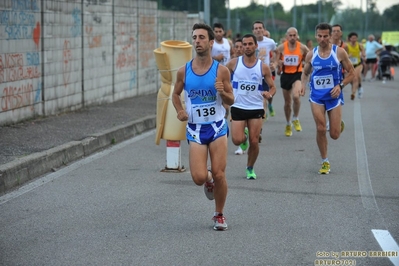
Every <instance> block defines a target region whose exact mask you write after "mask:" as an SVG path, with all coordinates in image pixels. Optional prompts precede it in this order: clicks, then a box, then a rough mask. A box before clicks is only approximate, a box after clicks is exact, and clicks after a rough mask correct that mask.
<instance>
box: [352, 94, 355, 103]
mask: <svg viewBox="0 0 399 266" xmlns="http://www.w3.org/2000/svg"><path fill="white" fill-rule="evenodd" d="M354 99H355V94H353V93H352V94H351V100H352V101H353V100H354Z"/></svg>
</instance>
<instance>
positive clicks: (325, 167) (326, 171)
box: [319, 162, 330, 175]
mask: <svg viewBox="0 0 399 266" xmlns="http://www.w3.org/2000/svg"><path fill="white" fill-rule="evenodd" d="M329 173H330V163H329V162H323V164H322V165H321V169H320V170H319V174H321V175H328V174H329Z"/></svg>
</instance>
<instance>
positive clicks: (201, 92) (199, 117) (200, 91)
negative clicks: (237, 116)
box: [184, 60, 227, 144]
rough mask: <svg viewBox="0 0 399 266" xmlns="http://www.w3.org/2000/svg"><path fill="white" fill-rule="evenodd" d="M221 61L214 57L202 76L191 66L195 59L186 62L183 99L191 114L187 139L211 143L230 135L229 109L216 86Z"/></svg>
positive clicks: (189, 115) (188, 112) (187, 110)
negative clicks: (228, 131) (227, 117)
mask: <svg viewBox="0 0 399 266" xmlns="http://www.w3.org/2000/svg"><path fill="white" fill-rule="evenodd" d="M218 67H219V63H218V62H217V61H216V60H213V63H212V66H211V67H210V68H209V70H208V71H207V72H206V73H205V74H203V75H197V74H196V73H194V71H193V69H192V61H190V62H188V63H187V64H186V69H185V70H186V76H185V81H184V98H185V105H186V112H187V114H188V123H187V134H186V135H187V140H188V141H195V142H197V143H200V144H208V143H210V142H211V141H213V140H215V139H216V138H218V137H220V136H223V135H226V134H227V123H226V121H225V119H224V116H225V113H226V109H225V108H224V107H223V104H222V103H223V101H222V98H221V97H220V95H219V93H217V90H216V88H215V80H216V77H217V71H218Z"/></svg>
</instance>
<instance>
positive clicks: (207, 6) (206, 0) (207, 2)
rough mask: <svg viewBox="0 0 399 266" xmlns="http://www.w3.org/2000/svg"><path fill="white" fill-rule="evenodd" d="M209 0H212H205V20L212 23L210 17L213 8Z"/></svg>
mask: <svg viewBox="0 0 399 266" xmlns="http://www.w3.org/2000/svg"><path fill="white" fill-rule="evenodd" d="M209 1H210V0H204V20H205V23H206V24H208V25H210V24H211V19H210V13H211V12H210V10H211V8H210V3H209Z"/></svg>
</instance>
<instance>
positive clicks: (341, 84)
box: [339, 82, 345, 91]
mask: <svg viewBox="0 0 399 266" xmlns="http://www.w3.org/2000/svg"><path fill="white" fill-rule="evenodd" d="M339 86H340V87H341V91H342V89H343V88H344V87H345V85H344V83H343V82H341V83H340V84H339Z"/></svg>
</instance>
